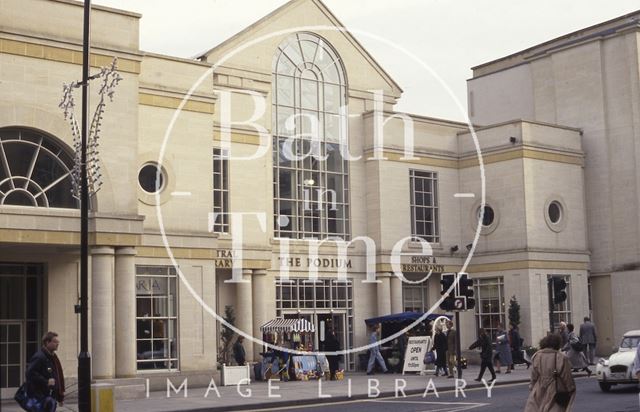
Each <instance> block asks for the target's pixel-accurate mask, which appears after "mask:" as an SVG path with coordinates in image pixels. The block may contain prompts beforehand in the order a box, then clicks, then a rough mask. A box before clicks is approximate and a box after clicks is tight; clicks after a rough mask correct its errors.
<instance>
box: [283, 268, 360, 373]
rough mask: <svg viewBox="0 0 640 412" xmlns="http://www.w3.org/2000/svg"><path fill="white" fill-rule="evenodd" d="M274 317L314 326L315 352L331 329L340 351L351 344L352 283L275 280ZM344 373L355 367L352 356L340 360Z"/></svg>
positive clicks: (325, 280) (322, 344)
mask: <svg viewBox="0 0 640 412" xmlns="http://www.w3.org/2000/svg"><path fill="white" fill-rule="evenodd" d="M276 314H277V316H280V317H284V318H293V319H296V318H302V319H306V320H308V321H309V322H311V323H313V324H314V326H315V329H316V331H315V333H314V336H313V342H314V349H316V350H320V351H322V350H323V346H324V340H325V338H326V336H327V334H328V333H329V330H330V329H331V328H333V329H334V330H335V332H336V337H337V338H338V341H339V342H340V347H341V348H342V349H350V348H351V347H352V344H353V285H352V283H351V280H347V281H340V280H337V279H317V280H315V281H310V280H308V279H289V280H286V281H285V280H278V281H276ZM343 361H344V365H343V366H341V367H342V368H344V369H345V370H353V369H354V368H355V357H354V356H353V354H350V355H347V356H344V357H343Z"/></svg>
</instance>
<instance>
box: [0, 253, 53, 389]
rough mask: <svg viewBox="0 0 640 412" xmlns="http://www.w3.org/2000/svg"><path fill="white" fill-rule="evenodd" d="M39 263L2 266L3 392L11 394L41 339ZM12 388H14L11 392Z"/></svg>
mask: <svg viewBox="0 0 640 412" xmlns="http://www.w3.org/2000/svg"><path fill="white" fill-rule="evenodd" d="M42 272H43V266H42V265H40V264H15V263H0V389H1V391H2V395H3V397H4V395H6V394H7V393H9V394H12V393H11V390H12V389H13V388H17V387H18V386H20V384H21V383H22V381H23V379H24V373H25V371H26V367H27V362H28V361H29V359H30V358H31V356H33V354H34V353H35V352H36V351H37V350H38V348H39V347H40V337H41V336H42V333H43V332H42ZM8 388H11V389H8Z"/></svg>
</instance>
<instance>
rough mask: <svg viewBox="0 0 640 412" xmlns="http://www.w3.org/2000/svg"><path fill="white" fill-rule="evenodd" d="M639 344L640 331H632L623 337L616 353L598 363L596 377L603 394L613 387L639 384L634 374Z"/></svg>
mask: <svg viewBox="0 0 640 412" xmlns="http://www.w3.org/2000/svg"><path fill="white" fill-rule="evenodd" d="M639 344H640V330H631V331H629V332H627V333H625V334H624V336H623V337H622V342H620V348H619V349H618V351H617V352H616V353H614V354H613V355H611V356H609V358H608V359H605V358H601V359H600V360H599V361H598V365H597V366H596V377H597V378H598V384H599V385H600V389H602V391H603V392H609V390H610V389H611V387H612V386H613V385H618V384H638V378H637V377H636V375H634V373H633V361H634V360H635V357H636V349H637V347H638V345H639Z"/></svg>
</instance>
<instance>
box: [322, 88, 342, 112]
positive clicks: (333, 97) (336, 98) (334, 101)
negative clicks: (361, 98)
mask: <svg viewBox="0 0 640 412" xmlns="http://www.w3.org/2000/svg"><path fill="white" fill-rule="evenodd" d="M340 90H341V89H340V86H338V85H334V84H325V85H324V110H326V111H327V112H329V113H336V114H338V113H340V104H341V96H340Z"/></svg>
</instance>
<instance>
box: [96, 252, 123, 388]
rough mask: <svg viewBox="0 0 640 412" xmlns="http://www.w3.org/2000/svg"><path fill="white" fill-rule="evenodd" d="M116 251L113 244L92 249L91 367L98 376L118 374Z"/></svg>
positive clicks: (97, 377)
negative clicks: (115, 301) (114, 297)
mask: <svg viewBox="0 0 640 412" xmlns="http://www.w3.org/2000/svg"><path fill="white" fill-rule="evenodd" d="M113 255H114V250H113V248H112V247H110V246H100V247H96V248H93V249H92V250H91V304H90V308H91V371H92V375H93V378H94V379H105V378H113V376H114V333H113V322H114V316H113V309H114V302H113V295H114V293H113V292H114V290H113V283H114V282H113V278H114V276H113V271H114V258H113ZM132 344H133V343H132Z"/></svg>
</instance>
